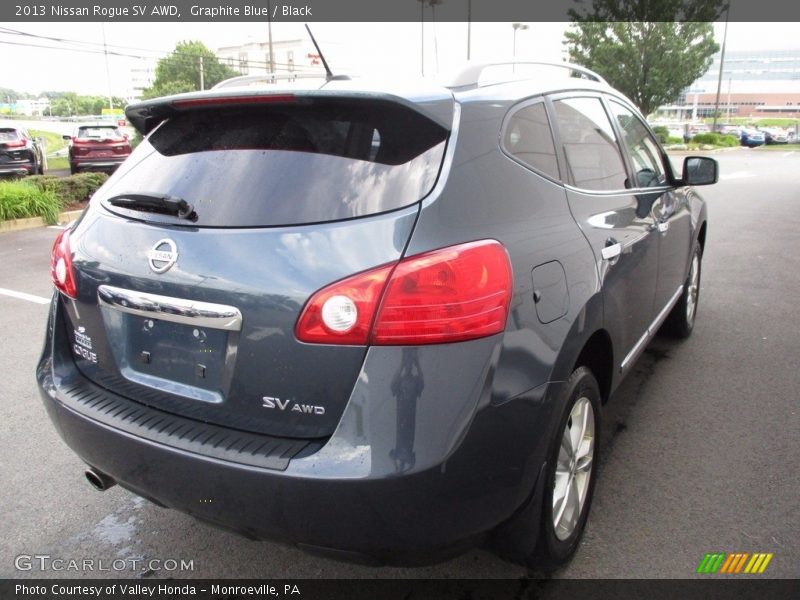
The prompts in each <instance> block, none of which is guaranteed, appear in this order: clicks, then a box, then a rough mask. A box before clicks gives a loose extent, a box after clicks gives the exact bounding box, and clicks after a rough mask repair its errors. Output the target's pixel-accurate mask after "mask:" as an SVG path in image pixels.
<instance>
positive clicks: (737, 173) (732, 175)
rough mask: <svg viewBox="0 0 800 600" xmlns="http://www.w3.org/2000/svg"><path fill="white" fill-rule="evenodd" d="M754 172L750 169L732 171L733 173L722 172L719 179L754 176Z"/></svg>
mask: <svg viewBox="0 0 800 600" xmlns="http://www.w3.org/2000/svg"><path fill="white" fill-rule="evenodd" d="M755 176H756V174H755V173H752V172H750V171H734V172H733V173H722V175H720V179H744V178H746V177H755Z"/></svg>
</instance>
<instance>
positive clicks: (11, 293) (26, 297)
mask: <svg viewBox="0 0 800 600" xmlns="http://www.w3.org/2000/svg"><path fill="white" fill-rule="evenodd" d="M0 294H2V295H3V296H11V297H12V298H19V299H20V300H27V301H28V302H33V303H35V304H50V298H42V297H41V296H34V295H33V294H26V293H25V292H15V291H14V290H7V289H6V288H0Z"/></svg>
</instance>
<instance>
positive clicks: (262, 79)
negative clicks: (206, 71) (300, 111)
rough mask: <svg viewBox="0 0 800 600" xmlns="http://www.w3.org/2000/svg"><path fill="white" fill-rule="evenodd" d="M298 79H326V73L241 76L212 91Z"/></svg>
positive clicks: (219, 84) (228, 80)
mask: <svg viewBox="0 0 800 600" xmlns="http://www.w3.org/2000/svg"><path fill="white" fill-rule="evenodd" d="M297 79H325V73H260V74H258V75H239V76H238V77H231V78H230V79H225V80H223V81H220V82H219V83H218V84H216V85H215V86H213V87H212V88H211V89H212V90H218V89H220V88H227V87H237V86H241V85H256V84H259V83H277V82H278V81H280V80H286V81H295V80H297Z"/></svg>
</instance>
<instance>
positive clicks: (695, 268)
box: [663, 243, 703, 339]
mask: <svg viewBox="0 0 800 600" xmlns="http://www.w3.org/2000/svg"><path fill="white" fill-rule="evenodd" d="M702 259H703V254H702V251H701V250H700V246H699V245H698V244H697V243H695V245H694V249H693V250H692V261H691V263H690V264H689V274H688V275H687V276H686V281H685V282H684V284H683V293H682V294H681V297H680V299H679V300H678V302H677V304H675V306H674V307H673V308H672V311H671V312H670V313H669V316H668V317H667V320H666V321H665V322H664V329H663V330H664V332H665V333H666V334H667V335H670V336H672V337H675V338H679V339H686V338H688V337H689V336H690V335H692V330H693V329H694V322H695V319H696V318H697V304H698V302H699V301H700V275H701V272H702V263H703V260H702Z"/></svg>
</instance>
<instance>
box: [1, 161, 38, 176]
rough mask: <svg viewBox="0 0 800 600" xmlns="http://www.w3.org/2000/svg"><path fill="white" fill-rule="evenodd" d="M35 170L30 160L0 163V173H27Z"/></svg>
mask: <svg viewBox="0 0 800 600" xmlns="http://www.w3.org/2000/svg"><path fill="white" fill-rule="evenodd" d="M35 170H36V166H35V165H34V164H33V161H32V160H26V161H20V162H14V163H3V164H0V175H29V174H31V173H33V172H34V171H35Z"/></svg>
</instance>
